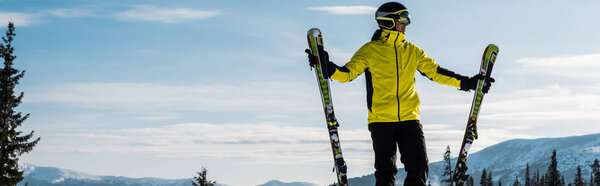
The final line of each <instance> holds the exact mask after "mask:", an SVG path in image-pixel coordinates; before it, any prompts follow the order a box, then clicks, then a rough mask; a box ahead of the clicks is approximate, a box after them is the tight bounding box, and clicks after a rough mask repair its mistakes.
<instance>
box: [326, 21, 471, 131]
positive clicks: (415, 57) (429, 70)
mask: <svg viewBox="0 0 600 186" xmlns="http://www.w3.org/2000/svg"><path fill="white" fill-rule="evenodd" d="M417 70H418V71H419V72H420V73H421V74H422V75H424V76H426V77H428V78H429V79H431V80H433V81H435V82H437V83H440V84H444V85H449V86H454V87H457V88H460V81H461V79H463V78H467V77H464V76H461V75H458V74H455V73H454V72H451V71H449V70H446V69H444V68H441V67H440V66H439V65H438V64H437V63H435V61H434V60H433V59H431V58H429V57H427V54H425V52H424V51H423V50H422V49H421V48H419V47H418V46H416V45H415V44H413V43H410V42H408V41H405V39H404V34H403V33H402V32H398V31H391V30H382V31H381V35H380V36H379V37H378V39H377V38H375V39H374V40H373V41H371V42H369V43H367V44H365V45H364V46H362V47H361V48H360V49H359V50H358V51H357V52H356V53H355V54H354V56H352V59H350V61H349V62H348V63H346V65H344V66H343V67H337V68H336V70H335V72H334V73H333V74H332V75H331V78H333V79H335V80H337V81H339V82H342V83H345V82H349V81H351V80H353V79H354V78H356V77H357V76H358V75H360V74H362V73H363V72H364V73H365V78H366V81H367V106H368V108H369V123H374V122H399V121H408V120H419V114H420V112H419V104H420V100H419V96H418V95H417V91H416V90H415V72H416V71H417Z"/></svg>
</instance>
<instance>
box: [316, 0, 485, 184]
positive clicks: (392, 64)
mask: <svg viewBox="0 0 600 186" xmlns="http://www.w3.org/2000/svg"><path fill="white" fill-rule="evenodd" d="M375 19H376V21H377V23H378V25H379V28H380V29H378V30H377V31H375V34H374V35H373V37H372V39H371V42H368V43H367V44H365V45H363V46H362V47H361V48H360V49H359V50H358V51H357V52H356V53H355V54H354V56H353V57H352V58H351V59H350V61H349V62H348V63H346V64H345V65H344V66H341V67H340V66H338V65H336V64H334V63H333V62H331V61H329V56H328V54H327V52H324V54H323V55H324V59H325V61H323V63H327V68H326V71H325V73H327V75H328V76H329V77H331V78H333V79H335V80H337V81H339V82H341V83H345V82H349V81H351V80H353V79H355V78H356V77H357V76H359V75H360V74H362V73H363V72H364V73H365V79H366V85H367V107H368V110H369V117H368V123H369V124H368V128H369V131H370V132H371V139H372V140H373V151H374V152H375V178H376V185H377V186H379V185H395V177H394V176H395V175H396V173H397V172H398V168H397V167H396V152H397V148H398V149H399V150H400V155H401V158H400V160H401V162H402V163H403V164H404V168H405V170H406V172H407V176H406V179H405V180H404V185H411V186H412V185H425V184H426V183H427V172H428V171H429V168H428V159H427V152H426V147H425V138H424V136H423V129H422V125H421V124H420V123H419V114H420V112H419V104H420V101H419V97H418V95H417V92H416V89H415V73H416V72H417V71H419V72H420V74H421V75H423V76H425V77H427V78H429V79H430V80H433V81H435V82H437V83H440V84H444V85H449V86H454V87H457V88H459V89H460V90H463V91H469V90H474V89H475V88H476V86H477V82H478V80H480V79H485V78H484V77H483V76H482V75H475V76H472V77H466V76H462V75H459V74H456V73H454V72H452V71H450V70H447V69H444V68H442V67H440V66H439V65H438V64H437V63H436V62H435V61H434V60H433V59H431V58H430V57H428V56H427V55H426V54H425V52H424V51H423V50H422V49H421V48H419V47H418V46H416V45H415V44H413V43H411V42H408V41H406V40H405V35H404V34H405V31H406V28H407V26H408V25H409V24H410V15H409V12H408V10H407V9H406V7H405V6H404V5H402V4H400V3H397V2H388V3H385V4H383V5H381V6H380V7H379V8H378V9H377V11H376V13H375ZM306 52H307V53H309V55H308V56H309V57H308V58H309V62H310V65H311V66H314V65H315V64H316V58H315V57H314V56H313V55H312V54H311V53H310V50H308V49H307V50H306ZM492 82H494V80H493V79H492V78H489V79H487V80H486V85H485V86H484V88H483V92H484V93H487V91H488V90H489V88H490V86H491V83H492Z"/></svg>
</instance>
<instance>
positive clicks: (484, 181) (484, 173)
mask: <svg viewBox="0 0 600 186" xmlns="http://www.w3.org/2000/svg"><path fill="white" fill-rule="evenodd" d="M479 184H480V185H481V186H487V185H488V179H487V171H486V170H485V168H483V171H481V180H479Z"/></svg>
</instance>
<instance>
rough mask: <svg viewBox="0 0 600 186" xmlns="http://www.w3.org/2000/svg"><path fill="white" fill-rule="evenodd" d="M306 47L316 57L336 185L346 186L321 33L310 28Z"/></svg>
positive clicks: (344, 169)
mask: <svg viewBox="0 0 600 186" xmlns="http://www.w3.org/2000/svg"><path fill="white" fill-rule="evenodd" d="M307 39H308V46H309V48H310V50H311V52H312V54H313V55H314V56H315V57H316V59H317V61H316V64H315V66H314V68H315V75H316V77H317V82H318V83H319V92H320V94H321V101H322V103H323V110H324V112H325V120H326V121H327V129H328V130H329V141H330V143H331V151H332V153H333V159H334V163H335V166H334V170H335V172H336V175H337V180H338V184H339V185H340V186H347V185H348V180H347V175H346V172H347V167H346V162H345V161H344V158H343V156H342V147H341V146H340V139H339V136H338V132H337V128H338V126H339V124H338V122H337V119H336V118H335V114H334V111H333V102H332V99H331V92H330V89H329V81H328V77H327V75H325V74H324V73H323V72H324V71H325V72H327V71H326V69H325V68H326V67H327V61H324V60H325V59H324V58H323V56H322V55H323V53H324V48H323V37H322V35H321V31H320V30H319V29H318V28H312V29H310V30H309V31H308V34H307Z"/></svg>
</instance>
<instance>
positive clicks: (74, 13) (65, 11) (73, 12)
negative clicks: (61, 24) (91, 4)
mask: <svg viewBox="0 0 600 186" xmlns="http://www.w3.org/2000/svg"><path fill="white" fill-rule="evenodd" d="M43 12H44V13H45V14H47V15H50V16H54V17H63V18H75V17H85V16H91V15H93V13H92V11H91V10H87V9H81V8H59V9H52V10H46V11H43Z"/></svg>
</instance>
